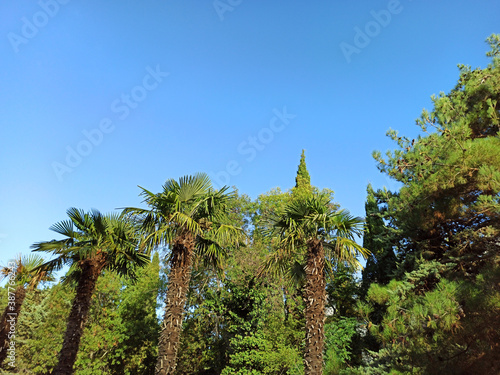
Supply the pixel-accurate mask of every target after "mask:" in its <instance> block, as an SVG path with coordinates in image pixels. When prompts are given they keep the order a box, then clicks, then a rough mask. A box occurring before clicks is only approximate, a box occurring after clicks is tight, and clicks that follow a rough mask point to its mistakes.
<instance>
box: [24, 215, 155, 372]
mask: <svg viewBox="0 0 500 375" xmlns="http://www.w3.org/2000/svg"><path fill="white" fill-rule="evenodd" d="M67 214H68V217H69V220H64V221H61V222H58V223H56V224H54V225H53V226H52V227H51V228H50V229H51V230H53V231H54V232H56V233H59V234H61V235H63V236H64V239H62V240H52V241H47V242H39V243H35V244H34V245H32V249H33V251H45V252H51V253H52V254H53V255H55V256H56V258H54V259H52V260H50V261H48V262H46V263H44V264H42V265H41V266H39V269H42V270H46V271H55V270H60V269H61V268H62V267H63V266H69V267H70V268H69V271H68V273H67V274H66V276H65V278H64V282H65V283H71V282H76V294H75V298H74V300H73V305H72V307H71V311H70V314H69V317H68V322H67V326H66V333H65V336H64V340H63V345H62V349H61V351H60V352H59V357H58V364H57V365H56V367H55V368H54V370H53V372H52V374H54V375H61V374H72V373H73V365H74V363H75V360H76V356H77V354H78V348H79V346H80V339H81V336H82V332H83V328H84V326H85V322H86V320H87V315H88V312H89V308H90V303H91V299H92V294H93V293H94V290H95V286H96V283H97V279H98V278H99V276H100V275H101V274H102V272H103V271H105V270H110V271H115V272H117V273H118V274H119V275H125V276H129V277H132V278H133V277H135V269H136V268H137V267H143V266H145V265H146V264H147V263H148V262H149V256H148V255H147V254H143V253H142V252H140V251H138V248H137V245H138V240H137V238H138V235H137V231H136V228H135V227H134V226H133V225H132V224H131V223H130V222H129V221H127V220H125V218H123V217H121V216H120V215H118V214H108V215H102V214H101V213H100V212H99V211H97V210H92V211H91V212H89V213H85V212H84V211H82V210H78V209H76V208H70V209H69V210H68V211H67Z"/></svg>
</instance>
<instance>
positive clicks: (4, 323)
mask: <svg viewBox="0 0 500 375" xmlns="http://www.w3.org/2000/svg"><path fill="white" fill-rule="evenodd" d="M25 297H26V289H24V286H22V285H19V286H18V287H17V288H16V290H15V291H14V300H13V301H12V302H14V304H13V305H12V304H11V305H9V304H7V307H5V310H4V312H3V314H2V317H1V318H0V366H1V365H2V363H3V361H5V358H7V350H8V349H9V346H10V339H9V333H10V332H11V327H14V332H13V334H14V335H15V326H16V325H17V322H18V319H19V313H20V312H21V307H22V305H23V301H24V298H25Z"/></svg>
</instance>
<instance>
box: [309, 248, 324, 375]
mask: <svg viewBox="0 0 500 375" xmlns="http://www.w3.org/2000/svg"><path fill="white" fill-rule="evenodd" d="M324 264H325V251H324V249H323V244H322V243H321V241H319V240H310V241H309V242H308V249H307V265H306V285H305V290H304V291H305V296H304V297H305V304H306V308H305V315H306V348H305V354H304V365H305V374H306V375H322V374H323V347H324V340H325V337H324V327H323V324H324V320H325V296H326V291H325V267H324Z"/></svg>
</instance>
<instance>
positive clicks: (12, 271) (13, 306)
mask: <svg viewBox="0 0 500 375" xmlns="http://www.w3.org/2000/svg"><path fill="white" fill-rule="evenodd" d="M11 263H12V267H3V268H2V269H1V270H0V278H1V279H4V278H9V282H8V285H9V289H11V288H10V285H13V286H15V289H14V288H12V289H14V292H10V290H9V297H11V293H13V300H12V301H11V300H10V298H9V303H8V304H7V306H6V307H5V310H4V312H3V314H2V317H1V318H0V366H1V365H2V363H3V361H4V360H5V358H6V357H7V349H8V339H9V331H10V324H9V322H8V320H9V318H14V319H15V320H17V319H19V314H20V313H21V307H22V305H23V302H24V298H25V297H26V292H27V291H31V290H34V289H36V288H37V287H38V284H40V283H41V282H44V281H52V280H53V277H52V274H51V273H50V272H45V271H36V268H37V267H38V266H40V265H41V264H43V258H42V257H41V256H39V255H38V254H30V255H28V256H24V257H21V255H19V257H18V258H17V259H16V260H15V261H14V262H11Z"/></svg>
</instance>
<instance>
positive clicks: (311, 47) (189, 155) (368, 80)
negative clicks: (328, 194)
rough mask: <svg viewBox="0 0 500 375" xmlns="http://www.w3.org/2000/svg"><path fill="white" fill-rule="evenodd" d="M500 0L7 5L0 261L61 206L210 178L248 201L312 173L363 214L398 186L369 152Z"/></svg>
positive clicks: (493, 28) (443, 85)
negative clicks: (303, 164) (197, 176)
mask: <svg viewBox="0 0 500 375" xmlns="http://www.w3.org/2000/svg"><path fill="white" fill-rule="evenodd" d="M499 14H500V3H499V2H497V1H478V2H469V1H456V0H455V1H440V2H432V1H416V0H414V1H411V0H401V1H397V0H391V1H385V0H384V1H350V2H347V1H316V2H304V1H287V2H284V1H249V0H220V1H219V0H216V1H212V0H209V1H194V0H190V1H179V0H177V1H158V0H155V1H141V2H139V1H130V0H128V1H126V0H121V1H117V0H115V1H112V0H108V1H95V0H89V1H85V2H82V1H76V0H72V1H69V0H64V1H63V0H60V1H57V0H42V1H39V2H37V1H23V0H16V1H8V2H6V1H3V2H2V3H1V4H0V83H1V84H0V173H1V176H2V181H1V184H0V212H1V215H0V249H1V258H0V263H1V265H6V264H7V262H8V261H9V260H11V259H12V258H13V257H14V256H15V255H16V254H19V253H23V254H26V253H28V252H29V247H30V245H31V244H33V243H34V242H38V241H45V240H51V239H53V238H57V237H56V235H55V233H53V232H51V231H50V230H49V227H50V226H51V225H52V224H54V223H55V222H58V221H60V220H63V219H65V218H66V210H67V209H68V208H69V207H78V208H82V209H85V210H88V209H90V208H97V209H98V210H100V211H102V212H110V211H112V210H114V209H116V208H118V207H124V206H138V205H140V204H141V199H140V198H139V196H138V194H139V188H138V187H137V185H141V186H143V187H145V188H147V189H150V190H152V191H159V190H160V188H161V185H162V184H163V183H164V181H165V180H166V179H168V178H176V179H177V178H178V177H180V176H183V175H186V174H193V173H196V172H199V171H201V172H207V173H209V174H210V175H211V176H212V177H213V179H214V181H215V182H216V183H219V184H228V185H231V186H232V185H235V186H236V187H237V188H238V189H239V191H240V192H241V193H245V194H248V195H250V196H251V197H252V198H255V197H257V196H258V195H259V194H261V193H265V192H267V191H269V190H270V189H272V188H274V187H278V186H279V187H281V188H282V189H285V190H286V189H288V188H290V187H292V186H293V184H294V178H295V173H296V170H297V165H298V162H299V158H300V153H301V150H302V149H305V150H306V161H307V166H308V169H309V172H310V174H311V178H312V183H313V184H314V185H316V186H318V187H320V188H330V189H333V190H334V191H335V197H336V201H337V202H339V203H340V204H341V205H342V207H344V208H347V209H349V210H350V211H351V212H352V213H353V214H355V215H359V216H363V215H364V200H365V195H366V185H367V184H368V183H369V182H371V183H372V184H373V185H374V187H382V186H387V187H389V188H391V187H392V188H395V187H396V185H395V184H394V183H393V182H391V181H390V180H388V179H386V178H385V177H384V176H383V175H381V174H380V173H379V172H378V170H377V169H376V164H375V162H374V160H373V159H372V157H371V153H372V151H373V150H381V151H383V152H384V151H386V150H388V149H392V148H393V147H394V145H393V144H392V142H391V141H390V140H389V139H388V138H387V137H386V136H385V133H386V131H387V130H388V129H389V128H393V129H397V130H399V131H400V132H401V133H403V134H405V135H408V136H410V137H412V136H416V135H417V134H418V128H417V127H416V126H415V119H416V118H417V117H419V115H420V113H421V110H422V109H423V108H424V107H425V108H428V109H431V101H430V96H431V95H432V94H434V93H439V92H440V91H444V92H448V91H449V90H450V89H451V88H452V87H453V86H454V85H455V83H456V80H457V78H458V69H457V67H456V66H457V64H459V63H463V64H468V65H471V66H472V67H473V68H474V67H479V66H481V67H484V66H486V65H487V64H488V60H487V58H486V57H485V53H486V51H487V50H488V46H487V45H486V44H485V43H484V40H485V38H486V37H487V36H489V35H490V34H491V33H498V32H500V24H499V22H498V15H499Z"/></svg>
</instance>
